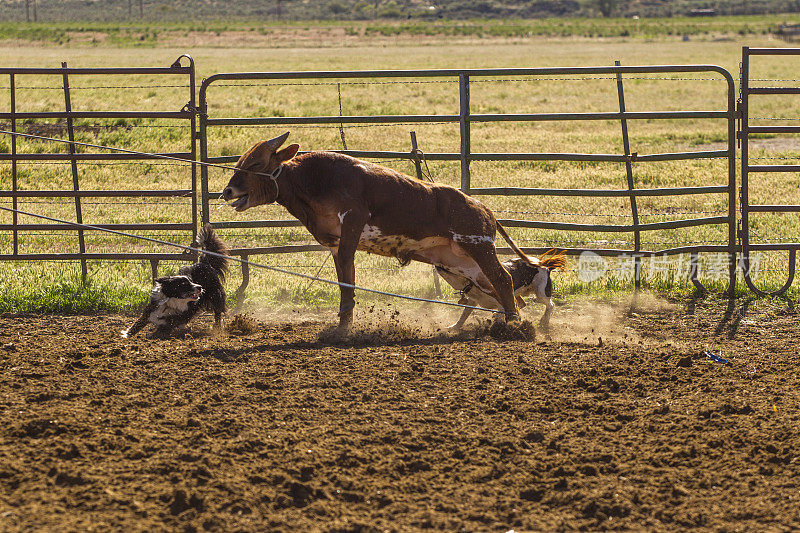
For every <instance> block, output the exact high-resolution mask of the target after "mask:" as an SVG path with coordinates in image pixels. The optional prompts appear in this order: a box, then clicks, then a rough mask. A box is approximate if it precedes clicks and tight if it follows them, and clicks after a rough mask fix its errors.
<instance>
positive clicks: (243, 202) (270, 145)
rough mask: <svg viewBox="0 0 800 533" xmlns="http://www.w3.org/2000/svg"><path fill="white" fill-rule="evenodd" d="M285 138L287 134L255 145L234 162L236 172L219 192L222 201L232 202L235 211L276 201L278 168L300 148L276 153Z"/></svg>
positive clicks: (297, 146) (295, 147)
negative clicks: (220, 192)
mask: <svg viewBox="0 0 800 533" xmlns="http://www.w3.org/2000/svg"><path fill="white" fill-rule="evenodd" d="M288 136H289V132H288V131H287V132H286V133H284V134H283V135H280V136H278V137H275V138H274V139H270V140H268V141H261V142H259V143H256V144H255V146H253V147H252V148H250V149H249V150H248V151H247V152H246V153H245V154H244V155H243V156H242V157H240V158H239V161H237V162H236V172H234V174H233V176H232V177H231V180H230V181H229V182H228V185H227V186H226V187H225V189H224V190H223V191H222V199H223V200H225V201H231V200H234V201H233V202H232V203H231V204H230V205H231V207H233V208H234V209H236V210H237V211H244V210H245V209H248V208H250V207H255V206H257V205H263V204H271V203H272V202H274V201H275V200H277V199H278V182H277V175H278V173H279V169H280V167H281V165H282V164H283V163H285V162H286V161H289V160H290V159H291V158H293V157H294V156H295V155H296V154H297V151H298V150H299V149H300V145H298V144H291V145H289V146H287V147H286V148H284V149H283V150H279V148H280V147H281V145H282V144H283V143H284V142H286V138H287V137H288Z"/></svg>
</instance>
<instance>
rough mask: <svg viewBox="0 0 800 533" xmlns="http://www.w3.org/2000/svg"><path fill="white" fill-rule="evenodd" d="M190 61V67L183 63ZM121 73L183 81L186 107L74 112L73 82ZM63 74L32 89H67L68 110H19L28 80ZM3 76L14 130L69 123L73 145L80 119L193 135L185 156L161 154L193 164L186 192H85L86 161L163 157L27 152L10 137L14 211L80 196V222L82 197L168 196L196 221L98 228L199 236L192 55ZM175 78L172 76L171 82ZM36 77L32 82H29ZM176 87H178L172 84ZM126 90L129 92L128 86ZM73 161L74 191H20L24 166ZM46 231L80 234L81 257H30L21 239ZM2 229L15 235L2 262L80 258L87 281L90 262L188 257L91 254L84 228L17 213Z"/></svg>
mask: <svg viewBox="0 0 800 533" xmlns="http://www.w3.org/2000/svg"><path fill="white" fill-rule="evenodd" d="M183 59H185V60H186V61H185V62H186V63H188V64H187V65H183V64H182V60H183ZM112 75H113V76H118V75H130V76H140V75H152V76H156V78H157V79H162V77H163V79H170V78H171V79H173V80H174V79H175V77H176V76H177V77H178V79H182V80H183V81H181V82H180V83H181V85H179V87H183V86H185V87H186V104H185V105H184V106H183V108H182V109H177V110H170V111H140V110H122V111H117V110H114V111H75V110H73V109H72V105H71V103H72V99H71V95H72V93H73V92H74V90H75V89H74V88H70V80H74V79H76V78H77V77H81V78H88V79H94V80H102V79H104V77H106V76H112ZM48 76H57V77H60V78H61V82H62V84H61V87H60V88H59V87H36V86H34V87H26V88H28V89H31V88H34V89H36V88H41V89H61V90H63V93H64V111H24V112H23V111H19V105H18V104H19V103H20V99H19V96H18V87H19V85H18V82H19V80H20V78H25V77H36V78H42V77H48ZM0 77H6V79H7V80H8V81H9V87H8V90H9V95H10V101H9V111H8V112H0V120H5V121H8V122H9V123H10V130H11V131H12V132H18V131H19V128H18V125H19V124H20V123H22V122H30V121H32V120H34V119H63V120H64V121H65V122H66V128H67V133H68V139H69V141H74V133H73V132H74V129H75V126H74V124H73V121H74V120H75V119H177V120H179V121H184V122H185V125H186V128H187V129H188V131H190V132H191V134H190V136H189V139H190V140H189V142H188V146H187V150H186V151H185V152H177V153H169V154H157V155H167V156H172V157H179V158H184V159H188V160H190V161H191V163H190V164H189V166H190V171H189V172H187V178H186V183H187V186H186V187H185V188H181V189H171V190H158V189H141V190H130V189H107V190H106V189H104V190H84V189H81V188H80V182H79V174H78V164H79V163H84V162H106V161H147V160H152V159H157V158H158V157H157V155H153V154H136V153H102V152H93V153H84V152H81V153H76V149H75V145H73V144H70V145H69V150H68V153H32V152H21V151H20V150H19V146H18V140H17V137H16V136H14V135H12V136H11V139H10V147H11V149H10V152H9V153H0V163H5V164H8V163H10V165H11V183H10V188H8V189H0V198H11V204H12V207H13V208H14V209H17V208H18V200H19V199H21V198H74V201H75V218H76V222H78V223H81V222H83V216H82V211H81V199H82V198H106V199H112V198H164V197H176V196H180V197H187V198H191V220H189V221H185V220H184V221H176V222H171V223H131V224H97V226H98V227H104V228H111V229H118V230H123V229H124V230H173V231H185V232H186V233H187V235H189V236H193V235H194V234H196V231H197V211H198V209H197V172H196V166H197V165H196V163H194V161H196V160H197V149H196V144H197V137H196V135H195V134H194V132H195V130H196V120H197V114H196V111H195V94H196V83H195V66H194V61H193V60H192V58H191V57H189V56H187V55H183V56H181V57H179V58H178V59H177V60H176V61H175V62H174V63H173V64H172V65H170V66H168V67H144V68H143V67H122V68H69V67H67V65H66V63H64V64H62V68H0ZM168 77H169V78H168ZM29 79H30V78H29ZM169 86H170V87H174V85H169ZM120 88H128V87H126V86H122V87H120ZM56 161H68V162H69V163H70V166H71V171H72V172H71V173H72V179H73V187H72V190H20V189H19V183H18V174H19V168H18V167H19V165H20V164H24V163H25V162H56ZM34 230H39V231H41V230H45V231H77V233H78V237H79V252H77V253H61V252H51V253H26V252H25V251H24V250H22V249H21V247H20V243H19V238H20V236H21V235H24V232H26V231H34ZM0 231H11V232H12V246H11V253H0V260H14V261H41V260H78V261H81V263H82V270H83V276H84V279H85V277H86V260H89V259H96V260H111V259H121V260H128V259H150V260H152V261H157V260H160V259H181V258H182V259H185V257H186V256H185V255H184V254H178V253H145V252H130V253H123V252H96V253H94V252H86V246H85V243H84V239H83V235H84V230H82V229H78V230H76V229H75V227H74V226H71V225H69V224H57V223H52V224H51V223H20V222H19V217H18V216H17V214H16V213H14V214H13V215H12V220H11V224H0Z"/></svg>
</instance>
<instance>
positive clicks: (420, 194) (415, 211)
mask: <svg viewBox="0 0 800 533" xmlns="http://www.w3.org/2000/svg"><path fill="white" fill-rule="evenodd" d="M288 136H289V133H288V132H286V133H285V134H283V135H281V136H279V137H276V138H275V139H271V140H269V141H262V142H260V143H258V144H256V145H255V146H253V147H252V148H250V150H248V151H247V153H245V154H244V155H243V156H242V157H240V158H239V161H238V162H237V163H236V168H237V169H238V170H237V171H236V172H235V173H234V174H233V177H231V180H230V182H229V183H228V185H227V187H225V189H224V191H223V192H222V198H223V199H225V200H227V201H231V200H233V202H232V203H231V204H230V205H231V206H232V207H234V208H235V209H236V210H237V211H244V210H246V209H249V208H250V207H255V206H258V205H263V204H271V203H273V202H277V203H279V204H280V205H282V206H284V207H285V208H286V210H287V211H289V213H291V214H292V215H293V216H294V217H296V218H297V219H298V220H300V222H302V223H303V225H304V226H305V227H306V228H307V229H308V231H309V232H311V235H313V236H314V238H315V239H316V240H317V242H319V243H320V244H322V245H323V246H327V247H328V248H330V249H331V252H332V253H333V259H334V263H335V265H336V275H337V278H338V280H339V282H340V283H348V284H351V285H352V284H355V267H354V261H353V260H354V257H355V253H356V250H363V251H365V252H369V253H373V254H378V255H383V256H388V257H396V258H397V259H398V260H399V261H400V263H401V264H407V263H408V262H409V261H411V260H414V261H422V262H424V263H430V264H433V265H435V266H437V267H439V268H440V269H443V270H445V271H447V272H452V273H453V274H455V275H458V276H461V277H464V278H467V279H469V280H470V281H471V282H472V283H474V284H475V285H477V286H478V287H480V288H481V290H482V291H484V292H486V293H488V294H492V295H494V297H495V299H496V300H497V301H498V302H499V303H500V306H501V308H502V310H503V311H504V312H505V315H506V319H512V318H518V312H517V305H516V301H515V299H514V288H513V284H512V280H511V276H510V275H509V274H508V272H507V271H506V270H505V268H503V265H502V264H500V261H498V259H497V254H496V250H495V246H494V239H495V231H499V232H500V234H501V235H502V236H503V238H504V239H505V240H506V241H507V242H508V244H509V245H510V246H511V248H512V249H513V250H514V251H515V252H516V253H517V254H518V255H519V256H520V257H521V258H523V259H524V260H525V261H528V258H527V257H526V256H525V254H524V253H522V251H521V250H520V249H519V248H517V246H516V245H515V244H514V243H513V242H512V241H511V239H509V237H508V235H507V234H506V232H505V230H503V228H502V227H501V226H500V224H498V222H497V220H496V219H495V217H494V215H493V214H492V212H491V211H489V209H487V208H486V207H485V206H484V205H483V204H481V203H480V202H478V201H477V200H475V199H473V198H470V197H469V196H467V195H465V194H464V193H462V192H461V191H459V190H458V189H455V188H453V187H449V186H447V185H439V184H435V183H426V182H423V181H420V180H417V179H414V178H411V177H409V176H405V175H403V174H400V173H399V172H396V171H394V170H392V169H389V168H386V167H382V166H380V165H375V164H372V163H368V162H365V161H360V160H358V159H355V158H352V157H349V156H346V155H342V154H337V153H332V152H309V153H306V154H303V155H300V156H297V157H295V155H296V154H297V151H298V150H299V148H300V147H299V145H297V144H292V145H290V146H288V147H286V148H284V149H283V150H279V148H280V147H281V145H282V144H283V143H284V142H285V141H286V138H287V137H288ZM339 288H340V291H341V299H340V302H339V326H340V327H341V328H347V327H348V326H349V325H350V323H351V322H352V318H353V307H354V306H355V291H354V290H353V288H351V287H344V286H341V285H340V286H339Z"/></svg>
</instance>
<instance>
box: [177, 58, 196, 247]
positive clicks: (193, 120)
mask: <svg viewBox="0 0 800 533" xmlns="http://www.w3.org/2000/svg"><path fill="white" fill-rule="evenodd" d="M182 57H186V58H187V59H188V60H189V66H190V67H191V69H192V70H191V73H190V74H189V111H191V113H192V118H190V119H189V127H190V129H191V131H192V133H191V135H192V239H194V238H195V237H197V137H198V134H197V131H196V129H197V109H196V104H197V102H196V101H195V95H194V93H195V77H194V60H193V59H192V58H191V57H189V56H186V55H185V56H182ZM180 60H181V58H180V57H179V58H178V65H180Z"/></svg>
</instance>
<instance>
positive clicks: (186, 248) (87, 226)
mask: <svg viewBox="0 0 800 533" xmlns="http://www.w3.org/2000/svg"><path fill="white" fill-rule="evenodd" d="M0 210H3V211H8V212H9V213H17V214H19V215H26V216H30V217H35V218H40V219H43V220H49V221H50V222H58V223H61V224H69V225H70V226H74V227H76V228H82V229H89V230H96V231H104V232H106V233H113V234H115V235H120V236H122V237H130V238H132V239H139V240H142V241H148V242H152V243H156V244H161V245H164V246H172V247H174V248H180V249H181V250H184V251H186V252H194V253H196V254H207V255H211V256H214V257H221V258H223V259H228V260H231V261H236V262H238V263H241V264H243V265H245V264H246V265H250V266H254V267H258V268H263V269H266V270H272V271H274V272H279V273H281V274H288V275H290V276H297V277H299V278H305V279H308V280H312V281H319V282H322V283H327V284H329V285H338V286H340V287H347V288H349V289H356V290H360V291H364V292H371V293H373V294H380V295H382V296H391V297H393V298H402V299H404V300H412V301H415V302H428V303H433V304H441V305H449V306H451V307H462V308H465V309H472V310H474V311H488V312H490V313H497V314H505V311H500V310H497V309H487V308H485V307H477V306H473V305H464V304H460V303H453V302H444V301H441V300H431V299H429V298H420V297H418V296H407V295H405V294H396V293H393V292H386V291H379V290H377V289H368V288H366V287H359V286H358V285H353V284H350V283H342V282H341V281H333V280H330V279H325V278H320V277H318V276H310V275H308V274H301V273H300V272H293V271H291V270H286V269H283V268H278V267H274V266H270V265H262V264H260V263H254V262H252V261H247V260H244V259H241V258H238V257H233V256H229V255H225V254H219V253H216V252H210V251H208V250H203V249H200V248H192V247H191V246H184V245H183V244H175V243H173V242H169V241H162V240H160V239H153V238H151V237H144V236H142V235H134V234H132V233H127V232H124V231H118V230H113V229H109V228H101V227H99V226H93V225H91V224H81V223H78V222H71V221H69V220H62V219H59V218H53V217H48V216H45V215H37V214H35V213H29V212H27V211H20V210H19V209H11V208H9V207H2V206H0Z"/></svg>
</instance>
